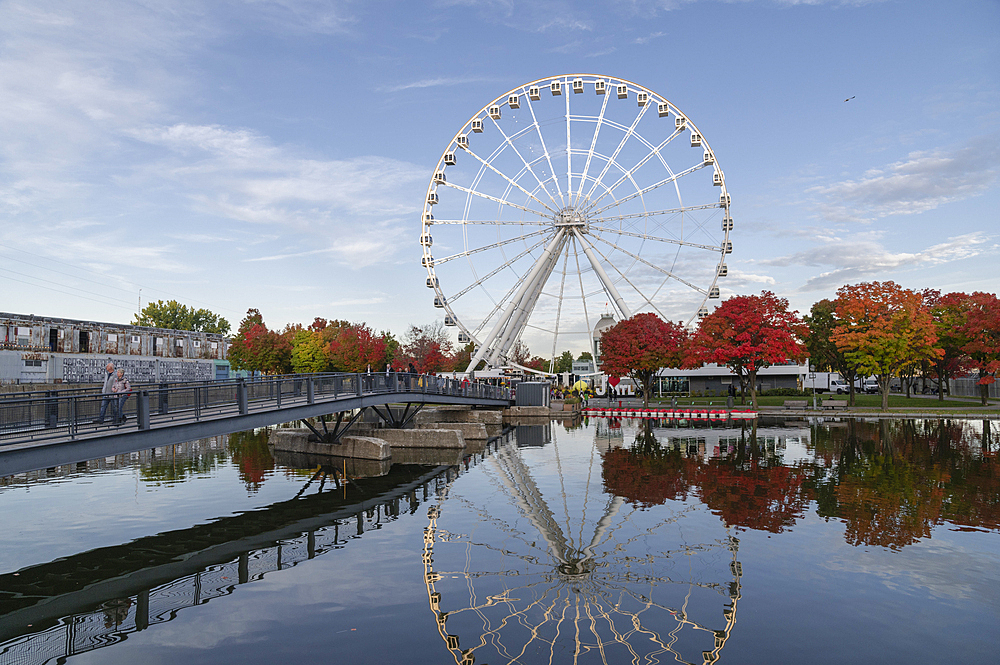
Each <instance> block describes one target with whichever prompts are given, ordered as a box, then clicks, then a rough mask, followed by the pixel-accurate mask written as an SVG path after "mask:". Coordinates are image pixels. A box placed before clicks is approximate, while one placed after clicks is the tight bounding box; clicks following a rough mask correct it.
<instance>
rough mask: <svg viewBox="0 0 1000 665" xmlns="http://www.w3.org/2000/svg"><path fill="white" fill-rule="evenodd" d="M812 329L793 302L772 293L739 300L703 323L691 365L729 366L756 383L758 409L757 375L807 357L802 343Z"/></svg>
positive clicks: (754, 399)
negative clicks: (794, 309)
mask: <svg viewBox="0 0 1000 665" xmlns="http://www.w3.org/2000/svg"><path fill="white" fill-rule="evenodd" d="M807 334H808V328H807V327H806V326H805V324H803V323H802V321H801V320H800V319H799V317H798V313H797V312H789V311H788V301H787V300H786V299H784V298H778V297H777V296H775V295H774V294H773V293H771V292H770V291H763V292H761V294H760V295H759V296H734V297H732V298H729V299H728V300H726V301H724V302H723V303H722V304H721V305H720V306H719V307H718V309H716V310H715V311H714V312H712V313H711V314H709V315H708V316H706V317H705V318H703V319H702V320H701V322H700V323H699V324H698V332H697V333H695V336H694V339H693V342H692V344H691V347H690V348H691V354H690V356H689V358H690V360H689V362H695V363H706V362H711V363H716V364H718V365H725V366H727V367H728V368H729V369H730V370H732V372H733V373H734V374H736V375H737V376H738V377H739V378H740V383H749V384H750V403H751V404H752V405H753V408H755V409H756V408H757V371H758V370H760V369H762V368H764V367H770V366H771V365H777V364H781V363H786V362H788V361H789V360H795V361H801V360H802V359H803V358H805V351H806V348H805V345H804V344H802V342H801V341H800V340H801V339H803V338H805V337H806V335H807Z"/></svg>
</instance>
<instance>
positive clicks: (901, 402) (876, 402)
mask: <svg viewBox="0 0 1000 665" xmlns="http://www.w3.org/2000/svg"><path fill="white" fill-rule="evenodd" d="M821 398H822V400H823V402H827V401H831V400H839V401H841V402H846V401H847V395H823V396H820V395H817V396H816V399H817V400H819V399H821ZM803 399H804V400H806V401H807V402H809V405H810V406H811V405H812V396H811V395H810V396H809V397H776V396H775V397H772V396H761V397H758V398H757V403H758V404H759V405H760V406H783V405H784V404H785V400H803ZM655 401H656V400H651V401H650V406H652V405H653V403H654V402H655ZM659 404H660V405H667V406H669V405H670V399H669V398H667V399H664V400H662V401H660V402H659ZM677 404H678V405H688V404H697V405H701V406H725V404H726V398H725V397H678V398H677ZM735 405H736V406H737V407H739V406H741V404H740V400H739V398H736V402H735ZM746 405H747V406H749V405H750V399H749V398H747V404H746ZM854 405H855V407H857V408H860V409H880V408H881V407H882V396H881V395H855V396H854ZM889 408H890V409H921V410H925V411H938V410H943V411H955V410H967V409H969V408H975V409H980V408H982V407H981V406H980V402H979V400H978V399H974V398H971V397H970V398H969V399H963V400H952V399H948V400H945V401H943V402H942V401H940V400H938V399H936V398H935V399H927V398H924V397H910V398H907V397H906V396H905V395H889ZM988 408H989V409H990V410H991V411H992V410H997V409H998V408H1000V405H997V403H996V401H995V400H994V401H993V402H991V403H990V406H989V407H988Z"/></svg>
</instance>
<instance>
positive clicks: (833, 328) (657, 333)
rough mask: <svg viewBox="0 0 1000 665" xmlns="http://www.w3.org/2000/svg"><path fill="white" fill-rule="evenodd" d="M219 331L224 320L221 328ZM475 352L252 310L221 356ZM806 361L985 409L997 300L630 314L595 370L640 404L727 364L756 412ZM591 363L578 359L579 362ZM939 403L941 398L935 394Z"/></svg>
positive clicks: (242, 362) (242, 365)
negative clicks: (631, 385)
mask: <svg viewBox="0 0 1000 665" xmlns="http://www.w3.org/2000/svg"><path fill="white" fill-rule="evenodd" d="M225 325H226V326H228V324H225ZM473 348H474V347H473V345H472V344H468V345H465V346H463V347H454V346H453V345H452V343H451V340H450V337H449V335H448V333H447V330H446V329H445V327H444V326H443V325H442V324H441V323H433V324H428V325H424V326H410V328H409V329H408V330H407V332H406V334H405V335H403V337H402V339H397V338H396V337H395V336H394V335H393V334H392V333H390V332H387V331H379V332H376V331H374V330H372V329H371V328H369V327H368V326H367V325H366V324H364V323H351V322H348V321H337V320H333V321H328V320H326V319H323V318H316V319H315V320H314V321H313V322H312V323H311V324H309V325H308V326H302V325H298V324H295V325H288V326H286V327H285V328H284V329H283V330H281V331H277V330H271V329H270V328H268V327H267V325H266V324H265V323H264V319H263V317H262V316H261V313H260V312H259V311H258V310H256V309H250V310H248V311H247V315H246V317H244V319H243V320H242V321H241V322H240V326H239V329H238V330H237V332H236V334H235V335H234V337H233V340H232V344H231V346H230V348H229V359H230V362H231V363H232V365H233V367H234V368H235V369H238V370H240V369H242V370H247V371H257V372H262V373H265V374H289V373H292V372H300V373H301V372H330V371H339V372H364V371H368V370H369V369H370V370H372V371H382V370H384V369H386V368H387V367H389V368H391V369H393V370H396V371H407V370H412V371H417V372H421V373H430V372H435V373H436V372H450V371H458V372H463V371H465V369H466V368H467V367H468V365H469V362H470V361H471V359H472V353H473ZM512 356H513V360H514V362H515V363H517V364H519V365H522V366H525V367H529V368H532V369H536V370H540V371H555V372H563V371H569V370H570V368H571V366H572V362H573V354H572V353H570V352H569V351H565V352H563V353H562V354H561V355H560V356H558V357H557V358H555V359H554V360H553V361H551V362H550V361H548V360H546V359H544V358H541V357H539V356H532V355H531V354H530V352H529V350H528V348H527V347H526V346H525V345H524V344H523V343H522V342H518V343H517V345H516V346H515V347H514V349H513V352H512ZM807 357H808V358H810V364H811V366H812V368H813V370H814V371H836V372H838V373H839V374H840V375H841V376H842V377H843V378H844V379H845V380H846V381H847V382H848V384H849V385H850V386H851V393H850V395H849V399H850V401H851V403H852V404H853V402H854V380H855V379H856V378H858V377H867V376H875V377H876V379H877V380H878V384H879V389H880V392H881V395H882V408H883V409H888V403H889V402H888V400H889V386H890V383H891V382H892V381H893V379H903V380H904V382H905V383H906V385H907V386H909V385H910V382H911V381H912V379H913V378H914V377H917V376H919V377H921V378H924V379H928V380H931V381H934V382H935V383H937V385H946V384H947V380H948V379H951V378H957V377H961V376H968V375H970V374H975V375H977V376H978V379H979V385H980V386H981V397H982V401H983V404H986V402H987V397H988V389H989V385H990V384H992V383H993V382H995V380H996V373H997V371H998V370H1000V300H998V299H997V296H996V295H995V294H990V293H983V292H975V293H972V294H966V293H947V294H941V292H940V291H935V290H931V289H926V290H923V291H914V290H910V289H904V288H902V287H901V286H899V285H898V284H896V283H894V282H891V281H887V282H865V283H861V284H857V285H847V286H843V287H841V288H840V289H839V290H838V291H837V294H836V298H834V299H832V300H820V301H819V302H817V303H815V304H814V305H813V306H812V308H811V310H810V312H809V314H808V315H805V316H801V317H800V316H799V314H798V312H795V311H790V310H789V309H788V300H786V299H784V298H779V297H777V296H775V295H774V294H773V293H771V292H769V291H763V292H762V293H761V294H760V295H739V296H734V297H732V298H729V299H727V300H725V301H723V302H722V303H721V304H720V306H719V307H718V308H717V309H716V310H715V311H714V312H712V313H711V314H709V315H708V316H706V317H704V318H703V319H701V320H700V321H699V322H698V326H697V327H696V328H695V329H689V328H687V327H685V326H684V325H682V324H680V323H675V322H672V321H664V320H663V319H661V318H660V317H659V316H657V315H655V314H649V313H644V314H637V315H635V316H633V317H631V318H629V319H625V320H623V321H619V322H618V323H617V324H616V325H614V326H612V327H611V328H609V329H608V330H606V331H605V332H604V335H603V336H602V338H601V353H600V369H601V370H602V371H603V372H605V373H607V374H608V375H614V376H631V377H632V378H633V380H635V381H636V383H637V384H638V385H641V386H642V389H643V390H642V392H643V396H644V398H645V400H646V404H647V405H648V400H649V396H650V395H651V394H652V383H653V380H654V379H655V377H656V375H657V374H658V373H659V371H660V370H661V369H664V368H678V369H689V368H696V367H700V366H702V365H705V364H707V363H715V364H718V365H722V366H726V367H728V368H729V369H730V370H731V371H732V372H733V374H735V375H736V376H737V377H738V378H739V381H740V392H741V394H746V393H747V392H749V395H750V400H751V403H752V404H753V405H754V407H756V405H757V372H758V371H760V370H761V369H763V368H765V367H770V366H772V365H779V364H785V363H788V362H791V361H794V362H801V361H803V360H804V359H805V358H807ZM584 358H587V359H589V358H590V354H589V353H584V354H582V355H581V356H580V359H584ZM938 392H939V396H940V398H941V399H943V398H944V394H943V393H944V391H943V390H939V391H938Z"/></svg>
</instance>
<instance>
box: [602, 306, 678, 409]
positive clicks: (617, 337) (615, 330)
mask: <svg viewBox="0 0 1000 665" xmlns="http://www.w3.org/2000/svg"><path fill="white" fill-rule="evenodd" d="M688 338H689V336H688V332H687V330H685V329H684V327H683V326H681V325H680V324H679V323H674V322H672V321H664V320H663V319H661V318H660V317H658V316H657V315H656V314H649V313H647V314H636V315H635V316H633V317H632V318H629V319H625V320H624V321H619V322H618V323H616V324H615V325H613V326H611V327H610V328H608V329H607V330H605V331H604V334H603V335H602V336H601V354H600V358H601V371H603V372H604V373H605V374H607V375H609V376H623V375H626V374H627V375H629V376H631V377H632V379H633V380H634V381H636V382H637V383H641V384H642V401H643V405H644V406H649V395H650V393H651V392H652V382H653V377H654V376H656V373H657V372H659V371H660V369H661V368H664V367H680V366H681V364H682V363H683V360H684V356H685V353H686V347H687V343H688Z"/></svg>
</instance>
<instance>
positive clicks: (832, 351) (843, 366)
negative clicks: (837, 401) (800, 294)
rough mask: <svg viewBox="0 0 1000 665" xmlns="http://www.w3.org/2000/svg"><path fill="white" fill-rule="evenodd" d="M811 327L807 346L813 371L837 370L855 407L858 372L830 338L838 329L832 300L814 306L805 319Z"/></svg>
mask: <svg viewBox="0 0 1000 665" xmlns="http://www.w3.org/2000/svg"><path fill="white" fill-rule="evenodd" d="M803 319H804V320H805V323H806V325H807V326H808V327H809V333H808V334H807V335H806V338H805V344H806V349H808V351H809V358H810V360H811V364H812V367H813V371H821V372H828V371H830V370H836V371H837V373H838V374H840V376H841V378H843V379H844V381H847V384H848V386H850V388H849V390H848V397H847V400H848V404H850V405H851V406H854V380H855V379H856V378H857V376H858V370H857V368H856V367H854V365H852V364H851V363H850V362H848V360H847V358H846V357H845V356H844V352H843V351H841V350H840V349H838V348H837V345H836V344H834V343H833V340H832V339H831V338H830V336H831V335H832V334H833V330H834V328H836V327H837V316H836V304H835V303H834V302H832V301H830V300H820V301H819V302H817V303H815V304H813V306H812V309H810V310H809V316H805V317H803Z"/></svg>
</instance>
